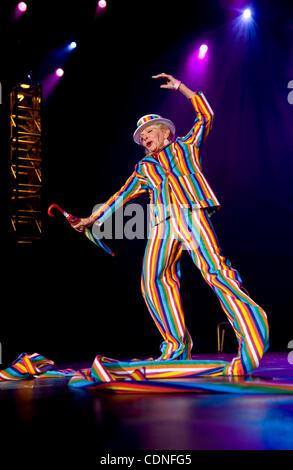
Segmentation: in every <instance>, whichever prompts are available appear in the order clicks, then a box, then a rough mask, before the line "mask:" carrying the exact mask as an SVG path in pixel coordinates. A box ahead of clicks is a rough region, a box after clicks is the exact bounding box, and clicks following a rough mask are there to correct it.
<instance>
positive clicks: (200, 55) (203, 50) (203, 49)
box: [198, 44, 208, 60]
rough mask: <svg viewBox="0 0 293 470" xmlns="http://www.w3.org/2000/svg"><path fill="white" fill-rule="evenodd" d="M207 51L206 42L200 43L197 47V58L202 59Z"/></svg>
mask: <svg viewBox="0 0 293 470" xmlns="http://www.w3.org/2000/svg"><path fill="white" fill-rule="evenodd" d="M207 52H208V46H207V45H206V44H202V45H201V46H200V48H199V53H198V58H199V59H201V60H202V59H204V58H205V56H206V53H207Z"/></svg>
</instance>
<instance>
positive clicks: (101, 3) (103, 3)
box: [98, 0, 107, 8]
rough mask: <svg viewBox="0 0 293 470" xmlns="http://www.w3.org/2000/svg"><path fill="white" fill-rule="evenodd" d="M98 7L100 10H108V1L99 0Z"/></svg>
mask: <svg viewBox="0 0 293 470" xmlns="http://www.w3.org/2000/svg"><path fill="white" fill-rule="evenodd" d="M98 5H99V7H100V8H106V6H107V2H106V0H99V2H98Z"/></svg>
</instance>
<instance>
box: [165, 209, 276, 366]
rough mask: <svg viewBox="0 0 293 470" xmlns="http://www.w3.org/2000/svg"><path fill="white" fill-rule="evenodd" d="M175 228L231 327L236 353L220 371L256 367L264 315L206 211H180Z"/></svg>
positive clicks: (263, 341) (264, 339)
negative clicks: (178, 221)
mask: <svg viewBox="0 0 293 470" xmlns="http://www.w3.org/2000/svg"><path fill="white" fill-rule="evenodd" d="M175 209H176V208H175ZM176 211H178V209H176ZM179 217H180V214H179V213H176V217H175V218H173V221H175V220H176V221H177V220H178V219H179ZM175 230H177V233H178V234H179V236H180V238H181V240H182V242H183V243H184V244H185V246H186V248H187V249H188V251H189V253H190V255H191V257H192V259H193V261H194V263H195V264H196V266H197V267H198V268H199V269H200V271H201V273H202V275H203V277H204V279H205V281H206V282H207V283H208V284H209V286H210V287H211V288H212V289H213V291H214V292H215V294H216V295H217V297H218V299H219V301H220V304H221V306H222V309H223V310H224V312H225V314H226V315H227V317H228V320H229V322H230V323H231V325H232V327H233V329H234V331H235V334H236V337H237V340H238V345H239V348H238V355H237V357H235V358H234V359H233V360H232V362H231V363H229V364H228V366H227V367H226V369H225V371H224V374H225V375H243V374H245V373H247V372H249V371H251V370H252V369H254V368H256V367H258V365H259V361H260V359H261V357H262V356H263V353H264V352H265V351H266V350H267V349H268V347H269V339H268V332H269V327H268V321H267V316H266V313H265V312H264V310H263V309H262V308H261V307H260V306H259V305H257V304H256V303H255V302H254V301H253V300H252V299H251V298H250V297H249V295H248V292H247V291H246V289H244V288H243V287H242V279H241V277H240V275H239V273H238V271H236V270H235V269H234V268H233V267H232V265H231V262H230V260H229V259H227V258H225V257H224V256H223V253H222V250H221V248H220V246H219V241H218V238H217V236H216V234H215V231H214V228H213V225H212V223H211V221H210V218H209V216H208V214H207V211H206V210H205V209H204V210H202V209H200V210H195V211H189V210H183V211H181V217H180V224H179V226H178V224H177V226H176V227H175Z"/></svg>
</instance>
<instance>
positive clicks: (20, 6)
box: [17, 2, 27, 13]
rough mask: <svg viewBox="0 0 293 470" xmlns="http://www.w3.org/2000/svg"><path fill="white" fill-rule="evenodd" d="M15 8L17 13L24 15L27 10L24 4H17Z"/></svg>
mask: <svg viewBox="0 0 293 470" xmlns="http://www.w3.org/2000/svg"><path fill="white" fill-rule="evenodd" d="M17 8H18V10H19V11H21V12H22V13H24V12H25V11H26V10H27V4H26V3H25V2H19V4H18V5H17Z"/></svg>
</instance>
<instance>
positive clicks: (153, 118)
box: [133, 114, 176, 145]
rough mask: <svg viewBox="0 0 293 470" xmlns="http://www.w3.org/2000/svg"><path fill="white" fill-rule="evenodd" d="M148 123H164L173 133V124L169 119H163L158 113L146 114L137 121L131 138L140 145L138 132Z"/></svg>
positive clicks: (174, 129)
mask: <svg viewBox="0 0 293 470" xmlns="http://www.w3.org/2000/svg"><path fill="white" fill-rule="evenodd" d="M149 124H165V125H166V126H168V127H169V129H170V131H171V132H172V134H173V135H174V134H175V131H176V128H175V125H174V123H173V122H172V121H170V119H165V118H163V117H162V116H160V115H159V114H146V115H145V116H142V117H141V118H140V119H139V120H138V121H137V129H136V131H135V132H134V134H133V140H134V142H135V143H136V144H138V145H141V141H140V133H141V132H142V130H143V129H144V128H145V127H147V126H148V125H149Z"/></svg>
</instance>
